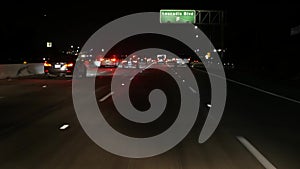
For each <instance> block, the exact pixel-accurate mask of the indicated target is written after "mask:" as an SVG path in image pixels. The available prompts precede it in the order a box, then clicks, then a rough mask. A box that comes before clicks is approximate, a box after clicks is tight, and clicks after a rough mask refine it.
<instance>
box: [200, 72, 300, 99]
mask: <svg viewBox="0 0 300 169" xmlns="http://www.w3.org/2000/svg"><path fill="white" fill-rule="evenodd" d="M195 70H197V69H195ZM198 71H200V72H204V73H208V72H205V71H202V70H198ZM209 74H210V75H213V76H216V77H219V78H222V79H225V80H227V81H230V82H233V83H236V84H239V85H242V86H245V87H248V88H250V89H253V90H256V91H259V92H263V93H266V94H269V95H271V96H275V97H278V98H281V99H285V100H288V101H291V102H295V103H299V104H300V101H299V100H295V99H292V98H288V97H285V96H281V95H279V94H276V93H272V92H269V91H266V90H263V89H260V88H257V87H254V86H250V85H247V84H244V83H241V82H238V81H235V80H232V79H228V78H225V77H221V76H219V75H216V74H212V73H209Z"/></svg>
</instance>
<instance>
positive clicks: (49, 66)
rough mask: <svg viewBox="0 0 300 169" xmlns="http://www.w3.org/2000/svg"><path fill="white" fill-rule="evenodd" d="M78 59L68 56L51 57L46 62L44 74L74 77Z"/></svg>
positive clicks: (74, 56)
mask: <svg viewBox="0 0 300 169" xmlns="http://www.w3.org/2000/svg"><path fill="white" fill-rule="evenodd" d="M76 59H77V56H76V55H67V54H59V55H58V56H54V57H49V58H47V59H45V62H44V73H45V75H46V76H65V77H66V76H72V75H73V72H74V67H75V63H76Z"/></svg>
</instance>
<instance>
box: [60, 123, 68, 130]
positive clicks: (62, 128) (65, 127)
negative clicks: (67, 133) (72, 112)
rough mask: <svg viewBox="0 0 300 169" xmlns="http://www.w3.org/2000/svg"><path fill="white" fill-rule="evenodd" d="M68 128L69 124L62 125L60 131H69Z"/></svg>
mask: <svg viewBox="0 0 300 169" xmlns="http://www.w3.org/2000/svg"><path fill="white" fill-rule="evenodd" d="M68 127H69V125H68V124H64V125H62V126H61V127H60V128H59V129H60V130H65V129H67V128H68Z"/></svg>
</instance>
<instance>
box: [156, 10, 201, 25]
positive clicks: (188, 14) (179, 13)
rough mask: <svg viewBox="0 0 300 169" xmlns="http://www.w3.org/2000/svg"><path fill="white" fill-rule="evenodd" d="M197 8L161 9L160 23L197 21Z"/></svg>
mask: <svg viewBox="0 0 300 169" xmlns="http://www.w3.org/2000/svg"><path fill="white" fill-rule="evenodd" d="M195 22H196V11H195V10H177V9H162V10H160V23H195Z"/></svg>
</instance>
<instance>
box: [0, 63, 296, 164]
mask: <svg viewBox="0 0 300 169" xmlns="http://www.w3.org/2000/svg"><path fill="white" fill-rule="evenodd" d="M172 69H173V70H174V72H178V76H180V73H179V72H180V70H179V69H181V68H172ZM101 71H102V72H101V76H99V77H97V78H96V83H95V84H96V85H95V86H96V87H95V92H96V97H97V100H99V103H98V106H99V108H100V109H101V112H102V113H103V116H104V117H105V119H106V120H107V121H108V122H109V124H111V126H113V127H114V129H116V130H117V131H119V132H121V133H124V134H126V135H129V136H132V137H149V136H153V135H156V134H158V133H161V132H163V131H164V130H165V129H167V128H168V127H169V126H170V125H172V122H174V119H176V115H177V114H176V112H177V111H178V110H177V109H178V107H179V106H178V99H176V98H178V90H177V88H176V85H174V83H172V79H170V77H169V76H168V75H167V74H165V73H162V72H161V71H157V70H154V69H149V70H144V71H142V72H141V73H139V75H138V76H136V77H135V78H134V79H133V80H132V86H131V88H130V89H131V90H130V96H131V100H132V103H133V105H134V106H135V107H136V108H137V109H139V110H147V109H148V108H149V106H150V105H149V103H148V102H147V92H149V91H151V89H153V88H161V89H163V90H164V91H165V93H166V95H167V98H168V104H167V107H166V110H165V112H164V114H163V116H162V117H160V118H159V119H157V120H156V121H154V122H151V123H149V124H144V125H141V124H135V123H133V122H130V121H128V120H125V119H124V118H123V117H122V116H120V114H119V113H118V112H117V111H116V108H115V107H114V105H113V101H112V97H111V96H109V95H108V94H109V93H111V90H110V82H111V77H112V74H113V72H114V70H113V69H110V68H107V69H105V68H104V69H102V70H101ZM124 71H125V72H126V71H135V70H131V69H128V70H124ZM193 73H194V75H195V77H196V79H197V82H198V85H199V91H200V93H201V106H200V109H199V115H198V119H197V121H196V124H195V125H194V127H193V129H192V130H191V132H190V133H189V134H188V135H187V136H186V137H185V139H184V140H182V141H181V142H180V143H179V144H178V145H176V146H175V147H174V148H172V149H171V150H169V151H167V152H165V153H163V154H160V155H158V156H154V157H149V158H142V159H133V158H125V157H121V156H117V155H114V154H111V153H109V152H107V151H105V150H104V149H102V148H100V147H99V146H98V145H96V144H95V143H94V142H93V141H92V140H91V139H90V138H89V137H88V136H87V134H86V133H85V132H84V131H83V129H82V127H81V125H80V124H79V121H78V119H77V116H76V113H75V110H74V106H73V101H72V82H73V81H72V79H68V78H67V79H63V78H53V79H45V78H42V77H38V76H36V77H27V78H21V79H5V80H0V110H1V111H0V113H1V118H0V124H1V128H0V168H1V169H29V168H30V169H41V168H42V169H48V168H49V169H77V168H78V169H83V168H84V169H94V168H103V169H119V168H120V169H125V168H126V169H167V168H169V169H200V168H201V169H206V168H207V169H247V168H249V169H259V168H273V167H274V168H284V169H293V168H295V169H297V168H300V162H299V159H298V158H299V150H300V148H299V147H300V146H299V145H298V143H299V142H300V137H299V127H298V124H299V123H298V124H297V122H299V119H298V113H299V110H300V109H299V108H300V105H299V103H295V102H291V101H289V100H285V99H282V98H278V97H275V96H273V95H270V94H268V93H264V92H261V91H257V90H253V89H252V88H251V87H246V86H243V85H240V84H237V83H234V82H228V92H227V93H228V96H227V102H226V107H225V111H224V114H223V118H222V120H221V123H220V125H219V126H218V128H217V130H216V131H215V133H214V134H213V135H212V137H211V138H210V139H209V140H208V141H207V142H205V143H203V144H199V143H198V142H197V140H198V137H199V133H200V131H201V128H202V126H203V123H204V121H205V118H206V115H207V112H208V109H209V107H207V106H206V103H209V102H210V85H209V82H208V77H207V75H206V74H205V73H204V72H201V71H199V70H195V69H193ZM120 86H121V85H120ZM118 94H122V92H119V93H118ZM105 96H107V97H105ZM83 99H84V98H83ZM100 100H101V101H100Z"/></svg>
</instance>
